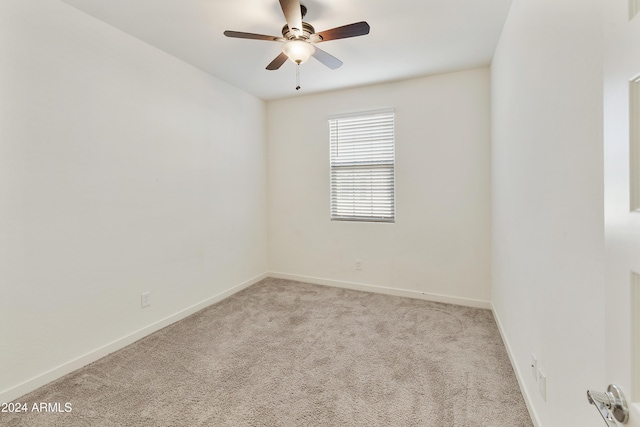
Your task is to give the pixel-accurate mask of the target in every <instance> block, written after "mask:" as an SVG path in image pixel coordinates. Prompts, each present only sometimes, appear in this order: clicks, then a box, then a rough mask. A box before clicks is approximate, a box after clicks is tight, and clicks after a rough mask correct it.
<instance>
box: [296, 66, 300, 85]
mask: <svg viewBox="0 0 640 427" xmlns="http://www.w3.org/2000/svg"><path fill="white" fill-rule="evenodd" d="M296 90H300V63H299V62H296Z"/></svg>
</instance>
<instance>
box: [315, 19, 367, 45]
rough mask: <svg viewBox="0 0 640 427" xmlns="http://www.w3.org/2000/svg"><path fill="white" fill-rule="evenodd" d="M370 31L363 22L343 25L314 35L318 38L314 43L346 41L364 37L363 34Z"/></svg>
mask: <svg viewBox="0 0 640 427" xmlns="http://www.w3.org/2000/svg"><path fill="white" fill-rule="evenodd" d="M370 29H371V27H369V24H367V23H366V22H365V21H362V22H355V23H353V24H349V25H343V26H342V27H336V28H332V29H330V30H327V31H322V32H320V33H316V34H315V35H316V36H319V40H318V41H317V42H316V43H320V42H326V41H329V40H336V39H346V38H349V37H358V36H364V35H365V34H369V30H370Z"/></svg>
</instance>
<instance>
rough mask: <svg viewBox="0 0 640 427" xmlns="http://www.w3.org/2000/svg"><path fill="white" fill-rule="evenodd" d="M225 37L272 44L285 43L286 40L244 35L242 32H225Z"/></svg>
mask: <svg viewBox="0 0 640 427" xmlns="http://www.w3.org/2000/svg"><path fill="white" fill-rule="evenodd" d="M224 35H225V36H227V37H233V38H236V39H252V40H267V41H271V42H283V41H285V39H283V38H282V37H278V36H265V35H264V34H254V33H243V32H241V31H225V32H224Z"/></svg>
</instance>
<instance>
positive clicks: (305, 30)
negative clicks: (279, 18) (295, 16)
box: [282, 22, 316, 41]
mask: <svg viewBox="0 0 640 427" xmlns="http://www.w3.org/2000/svg"><path fill="white" fill-rule="evenodd" d="M315 32H316V30H315V28H313V25H311V24H309V23H308V22H302V34H300V35H296V34H295V33H294V32H293V31H291V30H290V29H289V26H288V25H286V24H285V26H284V27H282V37H284V38H285V39H287V40H295V39H302V40H309V39H310V38H311V36H313V35H315ZM314 41H315V40H314Z"/></svg>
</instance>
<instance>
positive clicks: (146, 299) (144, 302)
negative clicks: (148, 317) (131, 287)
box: [140, 291, 151, 308]
mask: <svg viewBox="0 0 640 427" xmlns="http://www.w3.org/2000/svg"><path fill="white" fill-rule="evenodd" d="M140 302H141V306H142V308H144V307H148V306H150V305H151V291H147V292H144V293H143V294H142V295H140Z"/></svg>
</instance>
